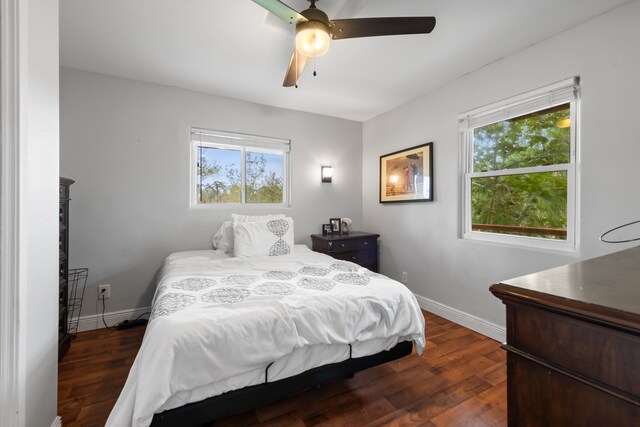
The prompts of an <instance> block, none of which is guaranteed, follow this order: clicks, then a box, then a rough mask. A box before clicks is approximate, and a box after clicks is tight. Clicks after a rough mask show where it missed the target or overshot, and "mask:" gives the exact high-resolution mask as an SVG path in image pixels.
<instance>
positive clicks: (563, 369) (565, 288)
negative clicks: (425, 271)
mask: <svg viewBox="0 0 640 427" xmlns="http://www.w3.org/2000/svg"><path fill="white" fill-rule="evenodd" d="M491 292H492V293H493V294H494V295H495V296H496V297H498V298H500V299H501V300H502V301H503V302H504V303H505V305H506V308H507V342H506V343H505V344H504V346H503V347H504V348H505V349H506V350H507V397H508V412H509V426H511V427H515V426H520V427H526V426H536V427H538V426H550V427H551V426H554V427H555V426H616V427H625V426H639V425H640V247H636V248H633V249H628V250H624V251H621V252H617V253H614V254H611V255H606V256H602V257H599V258H594V259H591V260H588V261H584V262H579V263H576V264H571V265H566V266H563V267H558V268H554V269H551V270H546V271H542V272H540V273H535V274H530V275H528V276H523V277H519V278H517V279H512V280H507V281H504V282H502V283H498V284H495V285H493V286H491Z"/></svg>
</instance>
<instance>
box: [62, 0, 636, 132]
mask: <svg viewBox="0 0 640 427" xmlns="http://www.w3.org/2000/svg"><path fill="white" fill-rule="evenodd" d="M628 1H629V0H482V1H480V0H320V1H319V2H318V7H319V8H320V9H322V10H324V11H325V12H327V13H328V14H329V18H336V19H337V18H353V17H369V16H371V17H373V16H435V17H436V19H437V23H436V27H435V29H434V31H433V32H432V33H431V34H429V35H410V36H392V37H372V38H363V39H350V40H340V41H337V42H334V43H332V45H331V48H330V50H329V52H328V53H327V55H325V56H323V57H320V58H318V59H317V60H316V69H317V73H318V76H317V77H313V76H312V75H311V74H312V73H311V72H312V71H313V67H314V66H313V61H310V62H309V64H308V65H307V69H306V70H305V72H304V74H303V75H302V76H301V78H300V80H299V88H298V89H294V88H284V87H282V80H283V77H284V73H285V70H286V67H287V65H288V63H289V58H290V56H291V53H292V51H293V29H292V28H291V29H289V28H284V30H283V26H282V25H279V22H277V20H276V19H272V18H268V17H267V15H268V12H267V11H266V10H264V9H263V8H261V7H260V6H258V5H257V4H255V3H253V2H252V1H251V0H61V1H60V62H61V65H62V66H63V67H69V68H77V69H81V70H87V71H94V72H99V73H104V74H110V75H114V76H119V77H125V78H130V79H136V80H143V81H148V82H153V83H159V84H164V85H169V86H177V87H181V88H186V89H192V90H196V91H200V92H206V93H212V94H216V95H222V96H228V97H232V98H237V99H242V100H246V101H251V102H257V103H260V104H266V105H272V106H276V107H283V108H290V109H294V110H300V111H308V112H313V113H319V114H325V115H329V116H334V117H342V118H346V119H352V120H359V121H365V120H368V119H370V118H372V117H375V116H376V115H378V114H381V113H383V112H385V111H388V110H391V109H393V108H395V107H397V106H400V105H402V104H404V103H406V102H408V101H410V100H412V99H414V98H416V97H417V96H419V95H422V94H424V93H427V92H429V91H431V90H433V89H435V88H437V87H440V86H442V85H444V84H446V83H448V82H450V81H451V80H454V79H455V78H457V77H459V76H461V75H464V74H466V73H469V72H470V71H473V70H475V69H478V68H480V67H482V66H484V65H486V64H488V63H490V62H493V61H495V60H497V59H500V58H502V57H504V56H506V55H509V54H510V53H513V52H516V51H518V50H520V49H523V48H524V47H526V46H529V45H531V44H533V43H536V42H539V41H541V40H544V39H546V38H548V37H550V36H552V35H554V34H557V33H559V32H562V31H564V30H566V29H568V28H570V27H572V26H575V25H576V24H579V23H581V22H584V21H586V20H588V19H590V18H592V17H594V16H597V15H599V14H601V13H603V12H606V11H608V10H611V9H613V8H615V7H617V6H619V5H621V4H623V3H627V2H628ZM285 3H287V4H288V5H290V6H291V7H293V8H294V9H296V10H303V9H305V8H306V7H307V6H308V3H307V2H306V1H305V0H285ZM567 54H570V52H568V53H567Z"/></svg>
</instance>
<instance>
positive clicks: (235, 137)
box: [189, 128, 291, 210]
mask: <svg viewBox="0 0 640 427" xmlns="http://www.w3.org/2000/svg"><path fill="white" fill-rule="evenodd" d="M202 132H204V131H202V130H200V129H194V128H192V130H191V136H190V148H189V149H190V154H189V174H190V176H189V209H214V210H215V209H234V208H235V209H238V208H241V209H245V208H250V209H274V208H276V209H286V208H290V207H291V151H290V147H291V141H290V140H284V139H275V138H268V137H260V136H253V135H244V134H231V133H228V132H227V133H225V132H218V131H208V132H217V134H215V135H213V134H205V133H202ZM222 134H226V135H232V136H224V135H222ZM203 135H209V136H211V137H212V138H231V140H230V141H232V143H221V142H215V141H204V140H203V139H202V136H203ZM239 140H244V141H245V142H243V143H240V142H237V141H239ZM254 141H260V142H258V143H256V144H255V145H252V143H253V142H254ZM265 141H267V142H265ZM268 141H279V143H277V142H273V143H270V142H268ZM265 144H271V145H269V146H267V145H265ZM199 147H210V148H217V149H223V150H235V151H239V152H240V177H241V183H240V186H241V190H242V195H241V201H240V203H198V201H197V194H198V191H197V181H198V168H197V165H198V161H199V159H198V156H197V154H198V153H197V152H198V148H199ZM248 151H249V152H261V153H271V154H280V155H282V162H283V165H282V166H283V168H282V169H283V183H282V185H283V188H282V198H283V202H282V203H247V202H246V200H245V197H246V181H245V180H246V153H247V152H248Z"/></svg>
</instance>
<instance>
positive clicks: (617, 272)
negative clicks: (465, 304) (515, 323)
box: [491, 246, 640, 328]
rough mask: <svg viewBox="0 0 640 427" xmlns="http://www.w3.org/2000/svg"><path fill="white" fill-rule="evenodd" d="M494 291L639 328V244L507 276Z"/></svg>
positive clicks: (520, 299)
mask: <svg viewBox="0 0 640 427" xmlns="http://www.w3.org/2000/svg"><path fill="white" fill-rule="evenodd" d="M491 292H492V293H493V294H494V295H495V296H497V297H498V298H500V299H502V300H519V301H520V302H525V301H526V302H531V303H535V304H540V305H545V306H549V307H553V308H556V309H561V310H564V311H571V312H574V313H577V314H580V315H586V316H589V317H593V318H597V319H599V320H603V321H606V322H612V323H618V324H624V325H626V326H632V327H634V328H640V246H638V247H635V248H631V249H627V250H623V251H620V252H615V253H612V254H609V255H604V256H601V257H598V258H593V259H590V260H587V261H582V262H577V263H575V264H569V265H564V266H561V267H557V268H552V269H550V270H545V271H541V272H539V273H533V274H529V275H527V276H522V277H518V278H515V279H510V280H505V281H503V282H500V283H498V284H495V285H493V286H491Z"/></svg>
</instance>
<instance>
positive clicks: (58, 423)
mask: <svg viewBox="0 0 640 427" xmlns="http://www.w3.org/2000/svg"><path fill="white" fill-rule="evenodd" d="M51 427H62V418H60V415H58V416H57V417H56V418H55V419H54V420H53V422H52V423H51Z"/></svg>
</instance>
